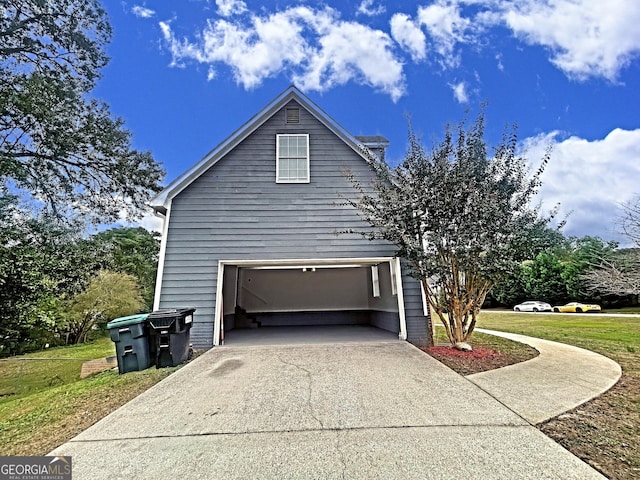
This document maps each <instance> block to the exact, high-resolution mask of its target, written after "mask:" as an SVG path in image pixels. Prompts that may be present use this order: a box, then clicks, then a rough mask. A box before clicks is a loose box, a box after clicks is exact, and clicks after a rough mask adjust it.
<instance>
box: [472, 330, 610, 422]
mask: <svg viewBox="0 0 640 480" xmlns="http://www.w3.org/2000/svg"><path fill="white" fill-rule="evenodd" d="M477 331H479V332H483V333H488V334H491V335H496V336H499V337H504V338H508V339H510V340H514V341H516V342H520V343H526V344H527V345H530V346H532V347H533V348H535V349H536V350H538V351H539V352H540V355H538V356H537V357H536V358H534V359H532V360H529V361H526V362H522V363H517V364H515V365H510V366H508V367H504V368H499V369H497V370H491V371H488V372H482V373H475V374H473V375H469V376H467V377H466V378H467V379H469V380H470V381H472V382H473V383H474V384H476V385H477V386H479V387H480V388H482V389H483V390H484V391H485V392H487V393H489V394H490V395H491V396H492V397H494V398H496V399H497V400H499V401H500V402H502V403H503V404H504V405H506V406H508V407H509V408H510V409H511V410H513V411H514V412H516V413H517V414H518V415H520V416H521V417H522V418H524V419H525V420H527V421H528V422H529V423H531V424H534V425H535V424H537V423H540V422H544V421H546V420H549V419H550V418H553V417H555V416H557V415H560V414H561V413H563V412H566V411H568V410H571V409H573V408H575V407H577V406H579V405H581V404H583V403H585V402H587V401H589V400H591V399H592V398H595V397H597V396H598V395H600V394H602V393H603V392H606V391H607V390H609V389H610V388H611V387H612V386H613V385H615V384H616V382H617V381H618V380H619V379H620V376H621V375H622V369H621V368H620V365H618V364H617V363H616V362H614V361H613V360H611V359H610V358H607V357H605V356H603V355H600V354H597V353H594V352H590V351H588V350H584V349H582V348H578V347H573V346H571V345H565V344H563V343H558V342H551V341H548V340H541V339H539V338H532V337H527V336H525V335H518V334H515V333H505V332H497V331H493V330H484V329H477Z"/></svg>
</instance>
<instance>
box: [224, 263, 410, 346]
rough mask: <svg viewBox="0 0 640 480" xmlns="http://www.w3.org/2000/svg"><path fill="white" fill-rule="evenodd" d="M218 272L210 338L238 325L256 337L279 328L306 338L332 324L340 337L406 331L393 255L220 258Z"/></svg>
mask: <svg viewBox="0 0 640 480" xmlns="http://www.w3.org/2000/svg"><path fill="white" fill-rule="evenodd" d="M219 273H221V275H220V276H219V278H220V277H221V279H222V282H220V283H221V285H220V284H219V285H218V293H219V296H218V297H217V298H221V299H222V302H218V304H217V306H216V322H215V330H216V331H215V332H214V344H216V345H219V344H221V343H229V342H232V341H233V339H234V338H236V339H237V338H239V336H240V332H244V335H245V336H251V337H252V338H256V339H259V340H265V339H266V338H267V337H273V338H275V337H274V336H275V335H277V334H281V335H284V334H286V335H289V336H292V338H294V340H293V341H296V340H297V341H300V340H302V339H304V338H305V337H307V339H308V340H309V341H313V339H314V338H316V337H318V336H321V335H327V338H331V336H333V335H339V334H338V332H340V331H342V332H346V335H347V337H348V338H357V337H358V335H359V334H358V333H357V332H361V335H362V338H363V339H364V338H366V337H372V338H375V331H380V333H382V332H384V333H385V334H386V338H389V334H395V338H401V339H405V338H406V329H405V328H404V308H403V302H402V286H401V282H400V280H399V279H400V275H399V262H398V261H397V259H395V258H384V259H355V260H353V259H352V260H339V261H338V260H323V261H304V262H301V261H297V262H296V263H293V262H291V261H289V262H274V261H270V262H262V263H261V262H220V270H219ZM330 327H331V330H329V328H330ZM323 328H324V330H323ZM226 339H228V341H226ZM216 340H217V343H216ZM257 343H260V341H258V342H257Z"/></svg>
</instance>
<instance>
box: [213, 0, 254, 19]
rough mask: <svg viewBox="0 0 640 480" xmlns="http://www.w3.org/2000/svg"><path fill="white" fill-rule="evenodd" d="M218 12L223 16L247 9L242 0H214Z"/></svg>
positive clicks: (239, 12)
mask: <svg viewBox="0 0 640 480" xmlns="http://www.w3.org/2000/svg"><path fill="white" fill-rule="evenodd" d="M216 6H217V7H218V14H219V15H221V16H223V17H230V16H231V15H238V14H241V13H244V12H246V11H247V4H246V3H244V2H243V1H242V0H216Z"/></svg>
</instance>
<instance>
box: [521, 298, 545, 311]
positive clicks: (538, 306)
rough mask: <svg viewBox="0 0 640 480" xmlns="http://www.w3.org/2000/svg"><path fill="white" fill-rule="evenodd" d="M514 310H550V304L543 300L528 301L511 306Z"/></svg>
mask: <svg viewBox="0 0 640 480" xmlns="http://www.w3.org/2000/svg"><path fill="white" fill-rule="evenodd" d="M513 311H514V312H550V311H551V305H549V304H548V303H545V302H538V301H533V300H531V301H528V302H524V303H521V304H519V305H516V306H515V307H513Z"/></svg>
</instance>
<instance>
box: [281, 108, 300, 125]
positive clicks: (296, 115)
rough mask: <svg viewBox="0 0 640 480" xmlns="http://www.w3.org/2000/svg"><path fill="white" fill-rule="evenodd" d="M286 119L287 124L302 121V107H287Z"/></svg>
mask: <svg viewBox="0 0 640 480" xmlns="http://www.w3.org/2000/svg"><path fill="white" fill-rule="evenodd" d="M284 121H285V123H287V124H291V123H300V109H299V108H287V109H285V111H284Z"/></svg>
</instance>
